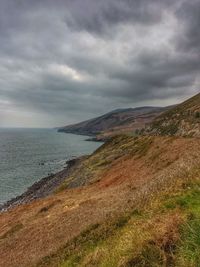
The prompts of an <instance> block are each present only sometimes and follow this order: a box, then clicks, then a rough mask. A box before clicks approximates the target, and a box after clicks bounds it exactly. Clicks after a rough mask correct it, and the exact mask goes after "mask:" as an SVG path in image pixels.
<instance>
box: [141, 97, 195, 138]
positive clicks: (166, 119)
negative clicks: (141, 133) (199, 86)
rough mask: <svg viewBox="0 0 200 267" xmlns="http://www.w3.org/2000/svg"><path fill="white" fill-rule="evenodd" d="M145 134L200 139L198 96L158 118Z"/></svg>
mask: <svg viewBox="0 0 200 267" xmlns="http://www.w3.org/2000/svg"><path fill="white" fill-rule="evenodd" d="M146 133H147V134H155V135H175V136H193V137H200V94H197V95H196V96H194V97H192V98H190V99H188V100H187V101H185V102H183V103H182V104H180V105H178V106H176V107H174V108H172V109H171V110H169V111H167V112H164V113H163V114H162V115H160V116H158V117H157V118H156V119H155V120H154V121H153V123H152V124H151V125H150V126H149V127H148V129H147V131H146Z"/></svg>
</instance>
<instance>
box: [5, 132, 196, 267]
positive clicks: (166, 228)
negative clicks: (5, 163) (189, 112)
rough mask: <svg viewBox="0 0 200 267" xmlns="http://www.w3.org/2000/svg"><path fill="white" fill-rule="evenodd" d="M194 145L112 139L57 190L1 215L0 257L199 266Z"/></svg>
mask: <svg viewBox="0 0 200 267" xmlns="http://www.w3.org/2000/svg"><path fill="white" fill-rule="evenodd" d="M199 146H200V139H194V138H177V137H147V136H144V137H140V138H136V137H132V136H119V137H116V138H113V139H111V140H110V141H109V142H108V143H106V144H105V145H103V146H102V147H101V148H99V149H98V150H97V151H96V152H95V153H93V155H91V156H90V157H89V158H87V159H86V160H85V161H84V162H83V163H81V165H80V166H79V168H78V169H77V170H76V171H75V172H74V173H73V174H72V177H71V180H70V181H69V182H68V183H64V184H63V185H62V187H61V188H60V189H59V192H57V194H55V195H54V196H52V197H49V198H47V199H44V200H40V201H36V202H33V203H31V204H29V205H24V206H21V207H19V208H16V209H14V210H12V211H9V212H7V213H5V214H1V215H0V233H1V234H0V252H1V258H0V265H1V266H5V267H14V266H20V267H23V266H35V265H36V266H61V267H64V266H109V267H112V266H113V267H114V266H195V267H196V266H199V263H200V262H199V258H198V249H199V248H198V242H199V239H198V229H199V228H198V227H199V216H198V210H199V196H198V191H199V180H200V170H199V166H200V153H199V149H198V148H199ZM80 180H81V182H82V185H85V186H84V187H83V188H74V189H73V190H69V189H68V188H69V187H75V186H76V185H78V184H79V183H80ZM188 199H189V201H188ZM186 200H187V201H186Z"/></svg>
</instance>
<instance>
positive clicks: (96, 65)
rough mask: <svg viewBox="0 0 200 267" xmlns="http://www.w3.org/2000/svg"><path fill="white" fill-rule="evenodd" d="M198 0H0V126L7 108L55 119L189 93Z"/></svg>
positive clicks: (53, 122) (195, 63)
mask: <svg viewBox="0 0 200 267" xmlns="http://www.w3.org/2000/svg"><path fill="white" fill-rule="evenodd" d="M199 3H200V2H199V1H196V0H191V1H190V2H188V1H183V0H177V1H172V0H165V1H164V0H163V1H161V0H154V1H148V2H147V1H146V0H145V1H144V0H140V1H139V0H131V1H128V0H124V1H122V0H106V1H105V0H102V1H97V0H85V1H81V0H73V1H70V0H66V1H61V0H58V1H53V0H48V1H47V0H41V1H39V0H35V1H33V0H29V1H21V0H15V1H14V0H10V1H7V0H2V1H1V3H0V105H1V109H0V126H2V125H4V126H5V125H10V124H12V123H13V120H14V119H11V117H9V116H10V115H9V116H8V113H9V111H12V112H15V114H16V118H18V119H19V118H20V116H21V118H22V121H21V122H19V121H16V124H20V125H21V124H23V117H25V114H27V113H31V114H32V116H33V117H34V125H35V122H36V121H37V118H38V126H41V125H43V124H44V125H43V126H49V125H50V126H57V125H63V124H67V123H72V122H76V121H80V120H83V119H87V118H91V117H93V116H96V115H99V114H103V113H104V112H107V111H110V110H111V109H114V108H119V107H124V106H127V107H129V106H138V105H140V104H151V103H154V104H155V103H156V104H157V105H162V104H163V103H164V104H172V102H173V103H175V102H177V101H181V100H182V99H184V98H186V97H188V96H190V95H192V94H194V93H196V92H197V90H198V88H196V85H195V83H196V81H197V79H198V76H199V69H200V63H199V57H198V55H199V54H198V53H199V46H198V42H199V34H198V32H197V28H198V27H197V26H198V25H199V23H200V22H199V16H198V10H199V6H200V5H199ZM3 110H4V111H3ZM12 112H10V113H12ZM6 116H7V117H6ZM6 118H7V120H6ZM42 118H44V119H42ZM9 120H10V122H9ZM6 121H7V124H6ZM29 121H30V125H31V120H29ZM47 121H48V123H47ZM24 124H25V125H27V120H26V121H24Z"/></svg>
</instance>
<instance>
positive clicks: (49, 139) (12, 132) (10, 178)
mask: <svg viewBox="0 0 200 267" xmlns="http://www.w3.org/2000/svg"><path fill="white" fill-rule="evenodd" d="M86 138H87V137H85V136H79V135H72V134H65V133H58V132H57V131H56V130H54V129H0V204H2V203H4V202H5V201H7V200H9V199H11V198H13V197H16V196H18V195H20V194H22V193H23V192H24V191H25V190H26V189H27V188H28V187H29V186H31V185H32V184H33V183H34V182H36V181H38V180H40V179H41V178H43V177H45V176H47V175H49V174H50V173H55V172H58V171H60V170H62V169H63V168H64V166H66V161H67V160H69V159H72V158H74V157H77V156H81V155H85V154H90V153H92V152H93V151H94V150H96V149H97V148H98V147H99V146H100V145H101V144H100V143H97V142H88V141H85V139H86Z"/></svg>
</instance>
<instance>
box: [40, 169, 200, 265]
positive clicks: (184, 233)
mask: <svg viewBox="0 0 200 267" xmlns="http://www.w3.org/2000/svg"><path fill="white" fill-rule="evenodd" d="M199 211H200V169H199V168H197V169H194V170H193V171H192V172H191V173H190V177H188V180H187V182H183V183H181V184H179V186H177V187H176V189H175V190H174V191H171V192H165V193H162V194H159V195H158V197H156V198H155V199H154V200H153V201H152V203H151V204H150V205H147V206H145V207H143V208H140V209H139V210H138V209H133V210H132V211H129V213H126V214H124V215H123V216H120V217H119V216H117V217H116V218H113V219H112V220H110V219H109V220H107V221H105V222H103V223H101V224H95V225H91V226H90V227H89V228H88V229H87V230H85V231H83V232H82V233H81V234H80V235H79V236H78V237H76V238H75V239H73V240H72V241H71V242H68V243H66V244H65V245H64V246H63V247H62V248H60V249H59V250H58V251H57V252H56V253H54V254H52V255H50V256H48V257H45V258H44V259H43V260H42V261H40V263H39V264H38V265H37V266H38V267H43V266H60V267H72V266H74V267H75V266H80V267H81V266H82V267H90V266H91V267H92V266H99V267H100V266H101V267H122V266H123V267H130V266H136V267H146V266H152V267H153V266H155V267H156V266H163V267H164V266H167V267H169V266H171V267H175V266H176V267H188V266H191V267H198V266H199V265H200V256H199V255H200V235H199V232H200V215H199Z"/></svg>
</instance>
